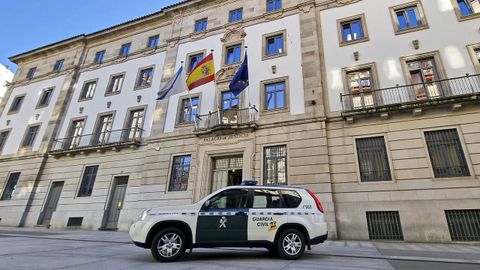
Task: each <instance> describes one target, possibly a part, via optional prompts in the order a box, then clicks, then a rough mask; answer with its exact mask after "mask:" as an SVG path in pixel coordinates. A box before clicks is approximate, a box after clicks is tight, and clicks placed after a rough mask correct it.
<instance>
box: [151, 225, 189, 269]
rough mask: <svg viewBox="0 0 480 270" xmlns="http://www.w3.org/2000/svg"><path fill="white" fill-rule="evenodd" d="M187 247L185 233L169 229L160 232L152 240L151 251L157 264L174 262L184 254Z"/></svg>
mask: <svg viewBox="0 0 480 270" xmlns="http://www.w3.org/2000/svg"><path fill="white" fill-rule="evenodd" d="M186 247H187V243H186V238H185V233H184V232H183V231H182V230H179V229H177V228H173V227H169V228H165V229H163V230H161V231H160V232H158V233H157V235H156V236H155V237H154V238H153V241H152V245H151V248H150V249H151V251H152V255H153V257H155V259H157V261H159V262H174V261H176V260H178V259H179V258H180V257H182V256H183V255H184V254H185V249H186Z"/></svg>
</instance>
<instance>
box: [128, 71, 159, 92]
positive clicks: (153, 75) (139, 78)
mask: <svg viewBox="0 0 480 270" xmlns="http://www.w3.org/2000/svg"><path fill="white" fill-rule="evenodd" d="M150 69H151V70H152V78H151V80H150V84H146V85H139V83H140V80H141V78H142V73H143V72H144V71H146V70H150ZM154 78H155V65H151V66H146V67H141V68H139V69H138V72H137V78H136V80H135V87H134V88H133V90H141V89H147V88H151V87H152V86H153V80H154Z"/></svg>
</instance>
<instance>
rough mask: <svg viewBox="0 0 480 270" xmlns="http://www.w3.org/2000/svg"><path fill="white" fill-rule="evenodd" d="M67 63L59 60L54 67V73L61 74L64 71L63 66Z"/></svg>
mask: <svg viewBox="0 0 480 270" xmlns="http://www.w3.org/2000/svg"><path fill="white" fill-rule="evenodd" d="M64 63H65V59H59V60H57V62H55V65H53V71H54V72H60V71H62V69H63V64H64Z"/></svg>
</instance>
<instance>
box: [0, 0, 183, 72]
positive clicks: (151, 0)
mask: <svg viewBox="0 0 480 270" xmlns="http://www.w3.org/2000/svg"><path fill="white" fill-rule="evenodd" d="M178 2H181V1H180V0H133V1H132V0H79V1H71V0H0V63H1V64H3V65H6V66H8V67H9V68H10V70H12V71H15V70H16V65H15V64H14V63H12V62H10V60H8V58H9V57H10V56H13V55H16V54H19V53H23V52H26V51H30V50H32V49H36V48H39V47H42V46H44V45H48V44H51V43H55V42H58V41H60V40H63V39H66V38H70V37H73V36H76V35H80V34H89V33H92V32H96V31H98V30H101V29H104V28H107V27H110V26H113V25H116V24H119V23H122V22H125V21H129V20H132V19H135V18H138V17H142V16H145V15H147V14H150V13H153V12H156V11H159V10H160V9H162V8H163V7H165V6H168V5H171V4H175V3H178Z"/></svg>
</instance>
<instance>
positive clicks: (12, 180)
mask: <svg viewBox="0 0 480 270" xmlns="http://www.w3.org/2000/svg"><path fill="white" fill-rule="evenodd" d="M19 178H20V173H19V172H15V173H11V174H10V175H9V176H8V180H7V184H6V185H5V188H4V189H3V194H2V198H0V200H2V201H5V200H11V199H12V195H13V192H15V187H16V186H17V183H18V179H19Z"/></svg>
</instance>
